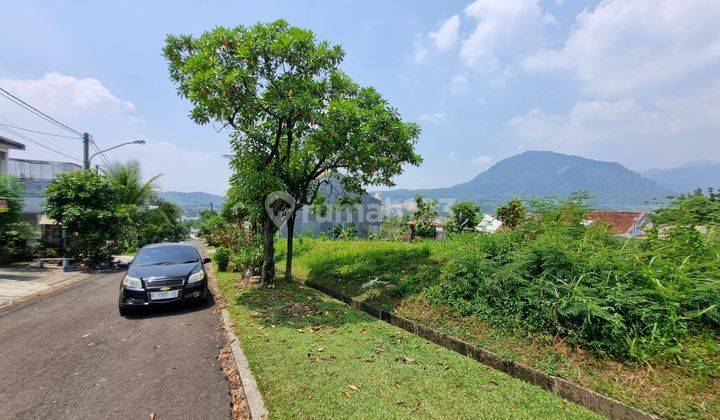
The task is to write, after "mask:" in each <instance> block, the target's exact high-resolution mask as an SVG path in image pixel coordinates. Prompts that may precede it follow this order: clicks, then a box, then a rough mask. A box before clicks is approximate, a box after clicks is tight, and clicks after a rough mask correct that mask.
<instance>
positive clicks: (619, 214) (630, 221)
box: [585, 211, 645, 235]
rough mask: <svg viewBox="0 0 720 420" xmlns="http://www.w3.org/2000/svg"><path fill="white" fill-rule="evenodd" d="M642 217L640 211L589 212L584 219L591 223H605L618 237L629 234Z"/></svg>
mask: <svg viewBox="0 0 720 420" xmlns="http://www.w3.org/2000/svg"><path fill="white" fill-rule="evenodd" d="M644 216H645V213H643V212H641V211H590V212H588V213H587V215H586V216H585V218H586V219H587V220H589V221H590V222H593V223H594V222H604V223H607V224H609V225H610V230H611V231H612V232H613V233H615V234H618V235H620V234H625V233H630V231H631V230H632V228H633V225H635V223H636V222H637V221H638V220H640V219H642V218H643V217H644Z"/></svg>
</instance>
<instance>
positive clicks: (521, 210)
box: [497, 199, 525, 228]
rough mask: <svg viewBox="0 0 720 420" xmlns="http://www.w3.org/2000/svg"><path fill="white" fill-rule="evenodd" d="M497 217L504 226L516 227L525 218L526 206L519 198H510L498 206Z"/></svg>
mask: <svg viewBox="0 0 720 420" xmlns="http://www.w3.org/2000/svg"><path fill="white" fill-rule="evenodd" d="M497 217H498V220H500V221H501V222H502V223H503V225H504V226H507V227H510V228H512V227H515V226H517V225H519V224H520V223H521V222H522V221H523V220H524V219H525V206H524V205H523V203H522V201H520V200H518V199H513V200H510V201H508V202H507V203H505V204H503V205H502V206H500V207H498V208H497Z"/></svg>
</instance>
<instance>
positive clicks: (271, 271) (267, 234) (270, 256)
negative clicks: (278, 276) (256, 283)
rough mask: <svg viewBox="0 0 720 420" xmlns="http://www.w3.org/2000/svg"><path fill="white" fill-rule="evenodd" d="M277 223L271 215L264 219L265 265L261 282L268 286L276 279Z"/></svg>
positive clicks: (261, 274)
mask: <svg viewBox="0 0 720 420" xmlns="http://www.w3.org/2000/svg"><path fill="white" fill-rule="evenodd" d="M274 236H275V225H274V224H273V222H272V220H270V218H269V217H265V219H264V220H263V265H262V271H261V273H260V283H261V284H262V285H263V286H267V285H269V284H271V283H272V282H274V281H275V242H274V239H275V238H274Z"/></svg>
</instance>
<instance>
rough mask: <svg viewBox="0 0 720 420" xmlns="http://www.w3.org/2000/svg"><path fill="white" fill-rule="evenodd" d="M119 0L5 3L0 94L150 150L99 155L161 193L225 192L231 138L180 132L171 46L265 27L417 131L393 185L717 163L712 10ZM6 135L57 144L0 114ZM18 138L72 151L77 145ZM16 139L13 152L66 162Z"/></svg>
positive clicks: (2, 109) (183, 127)
mask: <svg viewBox="0 0 720 420" xmlns="http://www.w3.org/2000/svg"><path fill="white" fill-rule="evenodd" d="M119 3H121V2H113V3H108V2H91V1H75V2H60V1H10V2H6V3H5V4H4V8H3V9H4V10H3V14H2V16H0V27H2V28H3V37H2V38H0V53H2V56H3V60H0V86H2V87H3V88H5V89H7V90H9V91H11V92H13V93H15V94H16V95H18V96H19V97H21V98H23V99H26V100H27V101H28V102H30V103H32V104H33V105H36V106H37V107H38V108H40V109H41V110H43V111H46V112H48V113H49V114H51V115H53V116H55V117H56V118H58V119H60V120H61V121H63V122H66V123H67V124H68V125H70V126H71V127H73V128H75V129H77V130H79V131H89V132H90V133H92V134H93V136H94V138H95V139H96V141H97V143H98V144H99V145H100V146H101V147H102V146H105V147H108V146H111V145H113V144H116V143H118V142H121V141H124V140H126V139H135V138H143V139H146V140H147V141H148V144H146V145H145V146H130V147H127V148H123V149H118V150H117V151H115V152H112V154H110V153H108V156H109V157H111V159H118V160H127V159H138V160H140V161H141V163H142V165H143V168H144V171H145V173H146V175H152V174H155V173H164V174H165V175H164V176H163V177H162V178H161V181H160V184H161V186H162V187H163V188H164V189H168V190H180V191H196V190H202V191H208V192H214V193H222V192H223V191H224V189H225V188H226V182H227V178H228V176H229V170H228V169H227V164H226V161H225V160H224V158H222V154H223V153H227V152H228V151H229V147H228V143H227V134H228V133H227V132H220V133H217V132H216V131H215V130H214V128H213V127H211V126H203V127H198V126H196V125H194V124H193V123H192V122H191V121H190V120H189V119H188V118H187V113H188V110H189V104H188V103H187V102H186V101H184V100H182V99H180V98H179V97H177V95H176V92H175V88H174V86H173V85H172V84H171V83H170V81H169V79H168V76H167V66H166V64H165V62H164V61H163V59H162V57H161V53H160V50H161V48H162V46H163V41H164V38H165V36H166V34H168V33H174V34H176V33H192V34H200V33H202V32H203V31H205V30H208V29H210V28H212V27H214V26H217V25H226V26H232V25H238V24H246V25H247V24H253V23H256V22H266V21H270V20H274V19H277V18H284V19H286V20H288V21H289V22H290V23H291V24H293V25H297V26H302V27H306V28H309V29H312V30H313V31H314V32H315V33H316V34H317V36H318V38H319V39H324V40H329V41H331V42H334V43H338V44H341V45H342V46H343V47H344V49H345V51H346V53H347V57H346V60H345V62H344V63H343V65H342V68H343V69H344V70H345V71H346V72H347V73H348V74H350V75H351V76H352V77H353V78H355V79H356V80H357V81H358V82H359V83H361V84H365V85H372V86H374V87H376V88H377V89H378V90H379V91H380V92H382V93H383V95H385V96H386V97H387V98H388V100H389V101H390V103H391V104H392V105H393V106H395V107H397V108H398V109H399V111H400V113H401V114H402V115H403V117H404V118H406V119H408V120H413V121H417V122H418V123H420V124H421V126H422V128H423V134H422V137H421V139H420V142H419V144H418V151H419V152H420V154H421V155H422V156H423V157H424V159H425V163H424V164H423V165H422V167H420V168H408V169H407V170H406V172H405V173H404V174H403V175H401V176H399V177H398V178H397V184H398V187H406V188H414V187H438V186H446V185H452V184H454V183H458V182H463V181H467V180H468V179H470V178H472V177H473V176H475V175H477V174H478V173H479V172H481V171H483V170H485V169H487V168H488V167H489V166H490V165H492V164H493V163H495V162H497V161H498V160H501V159H503V158H505V157H508V156H511V155H514V154H516V153H519V152H522V151H524V150H555V151H559V152H566V153H573V154H579V155H581V156H586V157H590V158H595V159H601V160H612V161H618V162H620V163H623V164H625V165H626V166H628V167H630V168H632V169H647V168H651V167H670V166H675V165H679V164H682V163H684V162H687V161H690V160H694V159H701V158H704V159H720V147H718V146H719V144H718V142H720V139H719V138H718V135H717V133H719V132H720V32H718V31H717V22H719V21H720V4H719V3H717V2H716V1H710V0H707V1H701V0H699V1H688V2H679V1H676V0H654V1H644V0H607V1H571V0H566V1H559V0H549V1H538V0H477V1H474V2H473V1H470V0H466V1H443V2H439V1H394V2H389V1H362V2H359V1H327V2H319V1H317V2H297V1H287V2H271V1H264V2H239V1H235V2H230V1H227V2H220V1H215V2H204V4H203V5H202V6H198V5H196V3H197V2H190V1H172V2H169V1H168V2H139V1H138V2H130V1H128V2H122V5H120V4H119ZM0 99H1V98H0ZM0 123H5V124H13V125H18V126H22V127H26V128H33V129H35V130H40V131H57V130H54V128H53V127H52V126H49V125H47V124H44V123H42V121H39V120H38V119H36V118H34V117H32V116H30V115H28V114H27V113H25V112H24V111H22V110H20V109H19V108H17V107H15V106H13V105H11V104H9V103H8V102H7V101H4V100H2V102H0ZM0 134H1V135H4V136H6V137H10V138H13V136H12V135H10V134H8V133H6V132H0ZM28 135H29V136H31V137H32V138H33V139H35V140H36V141H40V142H42V143H43V144H45V145H50V146H51V147H53V148H57V149H62V150H63V151H65V152H67V153H68V154H70V155H72V156H77V157H80V155H81V145H80V144H79V142H77V141H75V140H70V139H60V138H54V137H48V136H42V135H38V134H28ZM19 140H22V139H19ZM26 143H28V150H27V151H26V152H18V153H13V156H17V157H26V158H47V159H56V160H65V158H64V157H62V156H58V155H54V154H53V153H51V152H49V151H47V150H45V149H43V148H40V147H39V146H36V145H35V144H32V143H29V142H26Z"/></svg>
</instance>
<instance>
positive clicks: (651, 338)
mask: <svg viewBox="0 0 720 420" xmlns="http://www.w3.org/2000/svg"><path fill="white" fill-rule="evenodd" d="M545 204H547V203H545ZM542 208H543V209H544V211H542V212H538V213H536V214H535V217H533V218H532V219H529V220H528V221H527V222H526V223H524V224H522V225H520V226H518V227H517V228H516V229H513V230H506V231H501V232H498V233H496V234H495V235H480V236H477V237H467V238H464V240H466V241H468V242H469V243H467V244H466V245H465V246H462V247H458V248H457V249H456V250H455V252H454V253H453V254H451V255H450V256H449V261H448V263H447V264H446V265H445V267H444V270H443V273H442V275H441V282H440V284H438V285H436V286H434V287H431V288H429V289H426V290H425V292H424V293H425V296H426V297H428V299H429V300H431V301H433V302H436V303H440V304H443V305H450V306H451V307H453V308H455V309H456V310H457V311H459V312H460V313H462V314H464V315H478V316H481V317H483V318H489V319H493V320H495V321H496V322H497V323H498V324H499V325H505V326H509V327H514V328H520V329H524V330H529V331H536V332H542V333H548V334H550V335H557V336H562V337H566V338H567V342H568V343H571V344H577V345H582V346H585V347H587V348H589V349H591V350H593V351H594V352H595V353H598V354H604V355H610V356H614V357H618V358H622V359H631V360H645V359H650V358H658V357H678V355H679V353H680V343H681V341H682V340H683V338H684V337H685V336H686V334H687V333H688V331H691V330H696V331H702V330H703V329H711V330H713V329H714V330H717V329H718V327H720V313H719V312H718V310H719V308H720V281H719V280H718V279H719V278H720V256H719V255H718V250H719V249H720V242H719V241H718V239H717V238H716V237H713V236H712V235H704V234H701V233H700V232H698V231H697V230H695V229H694V228H692V227H682V226H677V227H676V228H675V229H672V230H671V231H670V232H666V233H665V234H664V235H660V234H658V230H657V229H655V230H651V231H650V233H649V234H648V235H647V238H645V239H642V240H628V239H623V238H618V237H615V236H613V235H610V234H608V233H607V232H606V231H605V229H604V228H603V227H602V226H599V225H598V226H593V225H591V226H590V227H585V226H583V225H582V224H581V223H580V220H581V219H582V215H583V214H584V211H585V209H584V207H583V206H582V205H580V204H579V203H577V202H573V201H568V202H564V203H560V204H557V205H553V206H549V207H548V206H542ZM473 238H474V239H473ZM403 287H406V286H403Z"/></svg>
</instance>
